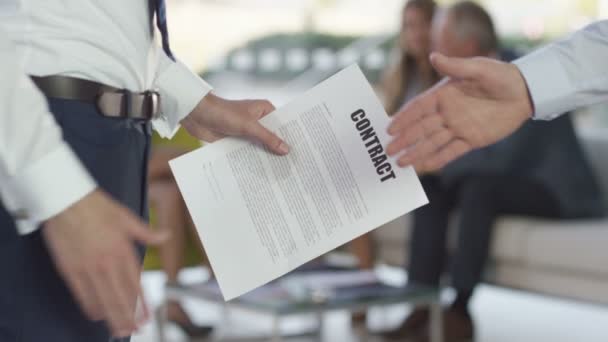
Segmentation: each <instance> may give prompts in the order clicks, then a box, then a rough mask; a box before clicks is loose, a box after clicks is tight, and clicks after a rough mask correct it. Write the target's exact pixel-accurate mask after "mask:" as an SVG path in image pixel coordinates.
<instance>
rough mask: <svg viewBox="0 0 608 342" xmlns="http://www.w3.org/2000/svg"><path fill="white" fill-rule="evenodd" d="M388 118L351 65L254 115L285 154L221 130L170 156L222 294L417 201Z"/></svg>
mask: <svg viewBox="0 0 608 342" xmlns="http://www.w3.org/2000/svg"><path fill="white" fill-rule="evenodd" d="M388 122H389V120H388V116H387V115H386V112H385V111H384V109H383V107H382V105H381V104H380V102H379V100H378V98H377V97H376V95H375V94H374V92H373V90H372V88H371V86H370V85H369V83H368V82H367V80H366V79H365V76H364V75H363V73H362V72H361V70H360V69H359V67H358V66H357V65H353V66H350V67H348V68H346V69H344V70H342V71H341V72H339V73H337V74H336V75H334V76H332V77H331V78H329V79H328V80H326V81H325V82H323V83H321V84H319V85H317V86H316V87H314V88H313V89H311V90H309V91H308V92H306V93H304V94H303V95H302V96H300V97H299V98H297V99H295V100H294V101H292V102H291V103H289V104H287V105H286V106H284V107H282V108H279V109H277V110H276V111H275V112H273V113H272V114H270V115H268V116H267V117H265V118H264V119H263V120H262V123H263V124H264V125H265V126H266V127H268V128H270V129H271V130H273V131H274V132H277V134H278V135H279V136H281V137H282V138H283V139H285V140H286V142H287V143H288V144H289V145H290V147H291V152H290V154H289V155H288V156H285V157H279V156H275V155H273V154H271V153H269V152H267V151H266V150H265V149H263V148H262V147H260V146H258V145H256V144H252V143H250V142H247V141H244V140H240V139H235V138H226V139H222V140H220V141H218V142H215V143H213V144H209V145H206V146H204V147H202V148H200V149H198V150H195V151H193V152H191V153H188V154H186V155H183V156H181V157H179V158H177V159H175V160H172V161H171V163H170V164H171V168H172V170H173V173H174V175H175V178H176V180H177V183H178V185H179V188H180V190H181V192H182V195H183V197H184V199H185V201H186V205H187V206H188V210H189V211H190V214H191V216H192V219H193V220H194V223H195V225H196V228H197V231H198V234H199V236H200V237H201V240H202V242H203V245H204V247H205V251H206V253H207V256H208V257H209V260H210V262H211V266H212V267H213V270H214V272H215V276H216V277H217V280H218V282H219V285H220V288H221V290H222V293H223V295H224V298H225V299H226V300H230V299H232V298H235V297H237V296H239V295H241V294H243V293H246V292H248V291H250V290H252V289H254V288H256V287H258V286H260V285H263V284H265V283H267V282H269V281H271V280H273V279H275V278H277V277H279V276H281V275H283V274H285V273H287V272H289V271H290V270H293V269H294V268H295V267H297V266H299V265H301V264H303V263H305V262H307V261H309V260H312V259H314V258H316V257H318V256H320V255H322V254H325V253H327V252H329V251H331V250H332V249H335V248H336V247H338V246H340V245H342V244H344V243H347V242H349V241H350V240H352V239H354V238H356V237H358V236H360V235H362V234H364V233H367V232H369V231H370V230H373V229H374V228H377V227H379V226H381V225H382V224H384V223H386V222H388V221H391V220H393V219H395V218H397V217H399V216H401V215H404V214H406V213H407V212H410V211H412V210H414V209H416V208H418V207H420V206H422V205H424V204H426V203H427V198H426V195H425V194H424V191H423V189H422V186H421V185H420V182H419V180H418V178H417V176H416V174H415V172H414V170H413V169H412V168H406V169H401V168H398V167H396V165H395V163H394V161H393V160H391V159H390V158H387V157H386V155H385V153H384V149H383V146H384V145H385V144H386V143H387V141H388V136H387V134H386V128H387V127H388Z"/></svg>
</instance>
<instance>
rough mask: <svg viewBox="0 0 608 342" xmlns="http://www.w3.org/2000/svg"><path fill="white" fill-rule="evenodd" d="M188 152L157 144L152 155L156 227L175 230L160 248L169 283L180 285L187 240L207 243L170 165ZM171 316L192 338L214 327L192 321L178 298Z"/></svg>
mask: <svg viewBox="0 0 608 342" xmlns="http://www.w3.org/2000/svg"><path fill="white" fill-rule="evenodd" d="M186 152H188V149H185V148H180V147H172V146H156V147H154V148H153V150H152V153H151V155H150V163H149V168H148V196H149V199H150V204H151V206H152V207H153V208H154V210H155V212H156V228H157V229H164V230H167V231H170V232H171V236H170V238H169V240H168V241H167V242H166V243H164V244H163V245H161V246H159V247H158V251H159V256H160V261H161V266H162V269H163V271H164V272H165V274H166V275H167V284H169V285H177V284H178V274H179V271H180V270H181V269H182V267H183V266H184V250H185V249H186V239H187V238H191V239H192V240H193V241H194V242H195V245H196V246H197V247H198V248H200V251H203V245H202V244H201V242H200V239H199V238H198V235H197V234H196V232H195V231H194V229H193V228H194V224H193V222H192V220H191V219H190V215H189V214H188V211H187V209H186V204H185V203H184V201H183V199H182V196H181V193H180V191H179V188H178V187H177V183H176V181H175V179H174V178H173V174H172V173H171V169H170V168H169V160H171V159H174V158H177V157H179V156H180V155H182V154H184V153H186ZM205 259H206V258H205ZM209 270H211V267H209ZM167 318H168V320H169V321H171V322H173V323H175V324H177V325H178V326H179V327H180V328H181V329H182V330H183V331H184V332H185V333H186V334H187V335H188V336H189V337H191V338H201V337H205V336H208V335H209V334H210V333H211V332H212V330H213V328H212V327H210V326H204V325H203V326H201V325H197V324H195V323H194V322H192V320H191V319H190V316H189V315H188V314H187V313H186V311H185V310H184V308H183V307H182V306H181V304H180V303H179V302H178V301H175V300H169V301H168V305H167Z"/></svg>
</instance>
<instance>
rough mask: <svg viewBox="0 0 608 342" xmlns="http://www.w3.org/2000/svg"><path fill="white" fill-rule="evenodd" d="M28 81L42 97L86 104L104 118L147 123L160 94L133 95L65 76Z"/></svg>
mask: <svg viewBox="0 0 608 342" xmlns="http://www.w3.org/2000/svg"><path fill="white" fill-rule="evenodd" d="M31 78H32V80H33V81H34V83H35V84H36V86H38V88H39V89H40V90H41V91H42V92H43V93H44V94H45V95H46V97H49V98H57V99H64V100H77V101H85V102H89V103H92V104H94V105H95V106H97V109H98V110H99V112H100V113H101V114H102V115H104V116H108V117H114V118H131V119H143V120H151V119H154V118H156V117H158V115H159V112H160V94H159V93H158V92H155V91H145V92H141V93H135V92H131V91H129V90H126V89H118V88H114V87H110V86H107V85H105V84H101V83H97V82H94V81H89V80H84V79H80V78H74V77H67V76H57V75H54V76H44V77H37V76H31Z"/></svg>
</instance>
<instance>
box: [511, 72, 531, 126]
mask: <svg viewBox="0 0 608 342" xmlns="http://www.w3.org/2000/svg"><path fill="white" fill-rule="evenodd" d="M509 67H510V68H512V72H513V73H514V75H516V77H517V82H516V83H515V84H517V85H518V90H517V93H516V99H517V100H516V101H517V103H518V108H520V109H519V110H518V111H517V112H518V113H519V114H521V118H522V119H524V120H527V119H531V118H532V117H533V116H534V101H532V94H531V93H530V88H529V87H528V83H527V82H526V79H525V77H524V75H523V74H522V73H521V70H519V68H518V67H517V66H516V65H515V64H509Z"/></svg>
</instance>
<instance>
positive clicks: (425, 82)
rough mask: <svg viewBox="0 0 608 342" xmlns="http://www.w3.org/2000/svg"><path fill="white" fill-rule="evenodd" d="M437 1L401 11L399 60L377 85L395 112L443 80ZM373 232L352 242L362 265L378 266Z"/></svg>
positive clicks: (421, 0) (417, 1)
mask: <svg viewBox="0 0 608 342" xmlns="http://www.w3.org/2000/svg"><path fill="white" fill-rule="evenodd" d="M436 7H437V6H436V4H435V1H433V0H408V1H407V2H406V3H405V5H404V6H403V10H402V12H401V29H400V31H399V37H398V39H397V42H396V43H397V46H396V49H395V50H396V51H397V52H398V56H397V59H396V60H395V62H394V63H392V64H391V65H390V66H389V67H388V68H387V69H386V70H385V71H384V73H383V75H382V78H381V80H380V82H379V84H378V85H377V87H376V90H377V91H378V93H379V95H380V97H381V98H382V99H383V102H384V107H385V109H386V111H387V113H389V115H393V114H394V113H395V112H397V110H398V109H399V108H400V107H401V106H402V105H403V104H405V103H406V102H407V101H409V100H410V99H412V98H413V97H415V96H416V95H418V94H420V93H422V92H423V91H425V90H427V89H428V88H430V87H431V86H433V84H435V82H437V80H438V79H439V78H438V76H437V74H436V73H435V71H434V70H433V67H432V66H431V63H430V61H429V58H428V56H429V54H430V53H431V24H432V21H433V16H434V14H435V9H436ZM371 246H372V243H371V240H370V236H369V234H366V235H363V236H361V237H359V238H357V239H355V240H353V241H352V242H351V245H350V247H351V251H352V253H353V254H354V255H355V256H356V257H357V259H358V260H359V266H360V267H361V268H364V269H369V268H372V267H373V266H374V260H373V259H374V258H373V251H372V248H371Z"/></svg>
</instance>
